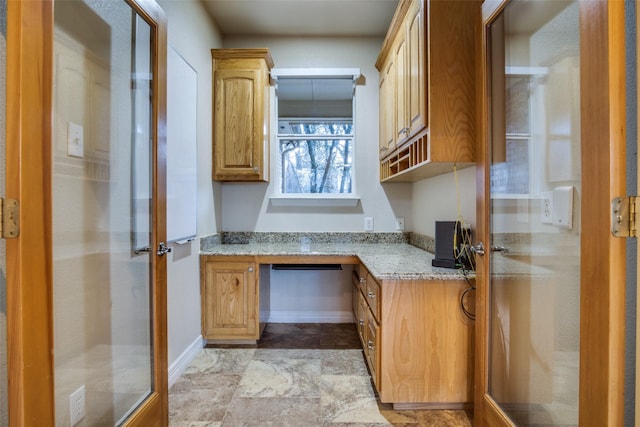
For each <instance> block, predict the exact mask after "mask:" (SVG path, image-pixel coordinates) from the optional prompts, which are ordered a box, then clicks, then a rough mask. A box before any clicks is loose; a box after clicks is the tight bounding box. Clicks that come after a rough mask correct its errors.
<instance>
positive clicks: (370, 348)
mask: <svg viewBox="0 0 640 427" xmlns="http://www.w3.org/2000/svg"><path fill="white" fill-rule="evenodd" d="M367 348H368V349H369V350H373V341H367Z"/></svg>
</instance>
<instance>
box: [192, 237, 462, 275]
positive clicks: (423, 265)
mask: <svg viewBox="0 0 640 427" xmlns="http://www.w3.org/2000/svg"><path fill="white" fill-rule="evenodd" d="M200 254H201V255H203V256H206V255H236V256H336V255H337V256H357V257H358V258H359V259H360V261H361V262H362V264H363V265H364V266H365V267H366V268H367V270H369V272H370V273H371V274H372V275H373V277H375V278H376V279H378V280H464V278H465V276H464V275H463V273H462V272H461V271H459V270H456V269H447V268H439V267H433V266H432V265H431V261H432V260H433V258H434V255H433V254H431V253H429V252H427V251H425V250H423V249H421V248H418V247H416V246H413V245H411V244H409V243H306V244H305V243H246V244H223V243H218V244H213V245H209V246H208V247H207V248H204V249H203V250H201V251H200ZM471 277H473V275H471Z"/></svg>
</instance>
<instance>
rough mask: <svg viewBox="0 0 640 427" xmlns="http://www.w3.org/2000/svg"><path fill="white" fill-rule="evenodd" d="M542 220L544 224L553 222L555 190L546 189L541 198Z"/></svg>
mask: <svg viewBox="0 0 640 427" xmlns="http://www.w3.org/2000/svg"><path fill="white" fill-rule="evenodd" d="M540 205H541V206H540V222H542V223H543V224H551V223H552V215H553V192H552V191H544V192H543V193H542V199H541V200H540Z"/></svg>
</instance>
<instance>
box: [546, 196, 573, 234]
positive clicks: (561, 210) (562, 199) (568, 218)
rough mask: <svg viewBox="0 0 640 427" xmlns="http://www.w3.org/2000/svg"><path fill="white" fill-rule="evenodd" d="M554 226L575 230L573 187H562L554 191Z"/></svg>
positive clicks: (552, 215)
mask: <svg viewBox="0 0 640 427" xmlns="http://www.w3.org/2000/svg"><path fill="white" fill-rule="evenodd" d="M552 200H553V201H552V203H553V209H552V213H551V218H552V222H553V225H555V226H556V227H560V228H568V229H569V230H571V229H572V228H573V187H572V186H570V185H568V186H562V187H556V188H554V190H553V199H552Z"/></svg>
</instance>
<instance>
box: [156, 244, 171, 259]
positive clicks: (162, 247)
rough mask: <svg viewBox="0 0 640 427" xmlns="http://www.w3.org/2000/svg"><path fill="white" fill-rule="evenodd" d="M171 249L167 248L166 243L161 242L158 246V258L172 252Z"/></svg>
mask: <svg viewBox="0 0 640 427" xmlns="http://www.w3.org/2000/svg"><path fill="white" fill-rule="evenodd" d="M171 250H172V249H171V247H170V246H167V245H166V244H165V243H164V242H160V244H159V245H158V250H157V251H156V255H158V256H162V255H164V254H166V253H169V252H171Z"/></svg>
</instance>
